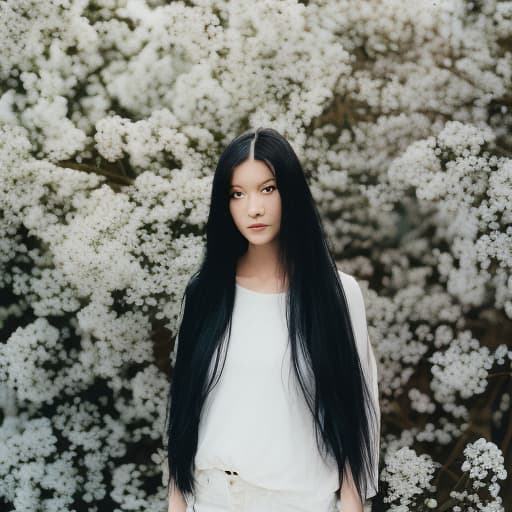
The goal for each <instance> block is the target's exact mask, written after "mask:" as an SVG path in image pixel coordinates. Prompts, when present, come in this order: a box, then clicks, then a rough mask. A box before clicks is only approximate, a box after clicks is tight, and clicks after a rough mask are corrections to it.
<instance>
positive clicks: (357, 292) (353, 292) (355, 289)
mask: <svg viewBox="0 0 512 512" xmlns="http://www.w3.org/2000/svg"><path fill="white" fill-rule="evenodd" d="M338 274H339V276H340V280H341V284H342V285H343V289H344V290H345V293H347V294H349V295H350V296H352V298H354V299H358V300H359V299H361V300H362V298H363V294H362V292H361V287H360V286H359V283H358V282H357V280H356V278H355V277H354V276H353V275H352V274H347V273H346V272H343V271H342V270H340V269H339V268H338Z"/></svg>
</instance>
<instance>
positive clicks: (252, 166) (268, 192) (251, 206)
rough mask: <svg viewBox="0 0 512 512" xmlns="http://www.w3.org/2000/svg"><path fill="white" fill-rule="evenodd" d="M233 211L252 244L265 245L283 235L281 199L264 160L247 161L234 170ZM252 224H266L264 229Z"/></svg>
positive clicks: (230, 196)
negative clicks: (281, 231) (281, 227)
mask: <svg viewBox="0 0 512 512" xmlns="http://www.w3.org/2000/svg"><path fill="white" fill-rule="evenodd" d="M229 211H230V213H231V216H232V217H233V221H234V223H235V225H236V227H237V228H238V230H239V231H240V233H241V234H242V235H243V236H244V237H245V238H246V239H247V240H248V242H249V243H250V244H254V245H264V244H267V243H269V242H271V241H272V240H274V239H275V238H277V237H278V235H279V229H280V226H281V195H280V194H279V190H277V182H276V179H275V177H274V175H273V173H272V171H271V170H270V169H269V168H268V167H267V165H266V164H265V163H264V162H262V161H261V160H246V161H245V162H242V163H241V164H239V165H237V166H236V167H235V168H234V169H233V173H232V175H231V187H230V189H229ZM252 224H265V225H266V227H264V228H262V229H254V228H250V227H249V226H251V225H252Z"/></svg>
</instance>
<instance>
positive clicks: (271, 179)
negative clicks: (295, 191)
mask: <svg viewBox="0 0 512 512" xmlns="http://www.w3.org/2000/svg"><path fill="white" fill-rule="evenodd" d="M268 181H276V179H275V178H269V179H268V180H265V181H262V182H261V183H260V184H259V185H258V187H261V185H264V184H265V183H267V182H268ZM233 187H240V188H244V187H242V186H241V185H235V184H233V185H231V187H230V188H233Z"/></svg>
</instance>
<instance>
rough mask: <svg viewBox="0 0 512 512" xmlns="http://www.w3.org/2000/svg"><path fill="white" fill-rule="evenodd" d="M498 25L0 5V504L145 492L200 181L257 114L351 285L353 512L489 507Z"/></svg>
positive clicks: (111, 2)
mask: <svg viewBox="0 0 512 512" xmlns="http://www.w3.org/2000/svg"><path fill="white" fill-rule="evenodd" d="M511 35H512V10H511V9H510V2H504V1H497V0H488V1H486V2H465V1H463V0H451V1H448V0H445V1H444V0H439V1H437V2H426V1H421V2H403V1H398V0H384V1H379V2H378V1H376V0H362V1H357V2H355V1H354V0H315V1H312V2H298V1H296V0H285V1H281V2H274V1H271V0H258V1H256V2H248V1H247V0H237V1H225V0H222V1H220V0H191V1H188V2H171V3H168V2H165V1H163V0H37V1H36V0H6V1H4V2H1V3H0V42H1V45H2V53H1V56H0V180H1V181H0V182H1V184H2V185H1V187H0V212H1V214H0V232H1V236H0V288H1V291H2V294H1V296H2V301H1V302H0V329H1V333H2V337H1V343H0V508H2V510H3V509H5V510H16V511H18V510H33V511H38V510H42V511H59V512H65V511H68V510H69V511H75V510H77V511H81V510H91V511H94V510H114V511H121V510H130V511H141V512H142V511H147V510H157V509H163V508H164V507H165V504H166V488H165V483H166V481H167V473H166V471H167V468H166V460H165V453H166V452H165V449H164V448H165V447H164V442H165V439H164V438H163V434H164V432H163V428H164V425H163V423H164V417H165V406H166V403H165V402H166V399H167V387H168V377H167V374H168V370H169V365H171V366H172V364H173V362H174V356H175V353H174V351H173V348H174V347H173V344H172V343H169V341H170V340H172V338H173V333H175V331H176V326H177V322H178V318H179V310H180V304H179V299H180V298H181V295H182V293H183V290H184V286H185V284H186V282H187V279H188V277H189V275H190V274H191V273H192V272H193V271H194V270H195V269H196V267H197V265H198V263H199V261H200V258H201V255H202V247H203V242H204V238H203V233H204V225H205V221H206V218H207V213H208V207H209V204H208V201H209V193H210V187H211V179H212V174H213V172H212V171H213V168H214V165H215V162H216V159H217V157H218V155H219V153H220V151H221V149H222V148H223V146H224V145H225V143H226V142H228V141H229V140H231V138H232V137H234V136H235V135H237V134H238V133H240V132H241V131H242V130H245V129H246V128H248V127H254V126H258V125H270V126H272V127H275V128H276V129H278V130H279V131H281V132H282V133H283V134H284V135H285V136H287V138H288V139H289V140H290V142H291V143H292V145H293V146H294V148H295V149H296V150H297V153H298V154H299V157H300V158H301V160H302V162H303V163H304V166H305V169H306V171H307V173H308V179H309V182H310V186H311V189H312V192H313V194H314V197H315V199H316V201H317V204H318V205H319V208H320V211H321V214H322V217H323V219H324V224H325V229H326V232H327V234H328V235H329V237H330V239H331V241H332V244H333V249H334V252H335V253H336V255H337V257H338V258H339V262H340V265H341V267H342V268H343V269H344V270H345V271H347V272H349V273H353V274H354V275H356V276H357V277H358V279H359V282H360V283H361V286H362V288H363V292H364V295H365V300H366V308H367V317H368V321H369V335H370V339H371V341H372V344H373V346H374V351H375V354H376V356H377V360H378V370H379V378H380V382H379V388H380V392H381V409H382V413H383V429H382V432H383V436H382V443H381V448H382V454H381V461H382V464H381V466H382V471H381V487H380V489H379V491H380V492H379V494H378V496H377V497H376V498H375V499H374V500H373V508H374V509H377V510H393V511H395V512H402V511H403V512H405V511H408V510H411V511H413V510H414V511H417V510H430V509H439V510H443V511H448V510H449V511H451V512H462V511H463V510H464V511H466V510H467V511H472V510H475V511H476V510H485V511H489V512H490V511H493V512H494V511H496V512H503V511H504V510H505V504H506V503H507V499H508V500H509V502H511V500H512V495H511V494H510V493H511V491H510V486H503V489H502V488H501V485H500V484H501V481H502V480H504V479H505V478H506V477H507V474H506V471H505V469H504V467H505V464H506V463H507V462H508V463H509V464H510V457H511V454H510V450H511V448H510V446H511V445H510V440H511V438H512V434H511V425H512V421H511V418H510V391H509V389H510V377H511V361H512V351H511V350H510V347H509V346H507V345H506V342H505V340H506V339H507V337H506V336H507V333H510V332H511V326H512V278H511V277H510V276H511V267H512V259H511V254H512V231H511V227H510V226H511V225H512V222H511V218H512V206H511V204H512V203H511V200H510V198H511V197H512V160H511V159H510V158H508V155H510V147H511V146H512V138H511V133H512V130H511V125H512V117H511V113H510V94H509V92H508V91H510V88H511V82H512V54H511V52H510V46H509V41H510V38H511ZM507 45H508V46H507ZM507 384H508V387H507ZM462 460H464V461H463V462H462V464H460V461H462ZM501 495H503V497H502V496H501Z"/></svg>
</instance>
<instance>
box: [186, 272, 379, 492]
mask: <svg viewBox="0 0 512 512" xmlns="http://www.w3.org/2000/svg"><path fill="white" fill-rule="evenodd" d="M339 273H340V277H341V281H342V285H343V288H344V290H345V294H346V296H347V301H348V304H349V310H350V315H351V320H352V325H353V329H354V335H355V339H356V343H357V349H358V353H359V357H360V359H361V365H362V367H363V370H364V372H365V376H366V378H367V379H369V384H370V385H369V389H370V390H371V392H372V394H373V400H374V403H375V405H376V407H377V412H378V418H379V422H378V435H377V436H376V437H375V438H374V439H372V442H373V446H374V449H375V450H376V453H377V454H378V451H379V446H380V445H379V435H380V408H379V402H378V388H377V365H376V361H375V356H374V354H373V350H372V347H371V345H370V343H369V340H368V335H367V324H366V314H365V307H364V302H363V296H362V293H361V290H360V288H359V285H358V284H357V281H356V280H355V279H354V278H353V277H352V276H351V275H348V274H345V273H343V272H341V271H339ZM285 299H286V293H284V292H283V293H261V292H256V291H253V290H249V289H248V288H244V287H242V286H240V285H239V284H238V283H236V293H235V304H234V309H233V317H232V327H231V338H230V340H229V345H228V348H227V357H226V363H225V366H224V369H223V371H222V375H221V377H220V380H219V382H218V383H217V384H216V385H215V386H214V388H213V390H212V391H211V392H210V393H209V394H208V396H207V398H206V401H205V404H204V406H203V410H202V413H201V420H200V423H199V434H198V436H199V437H198V447H197V452H196V456H195V466H196V469H207V468H212V467H216V468H220V469H228V470H232V471H237V472H238V474H239V475H240V477H241V478H243V479H244V480H246V481H248V482H250V483H252V484H254V485H257V486H261V487H264V488H267V489H275V490H283V491H294V492H305V493H306V495H308V494H309V495H311V496H313V495H315V496H319V497H322V496H329V495H331V494H332V493H334V492H336V490H337V489H338V488H339V487H340V479H339V472H338V468H337V465H336V461H335V459H334V457H332V456H329V458H328V459H327V460H326V459H325V458H324V457H322V456H321V454H320V452H319V451H318V448H317V445H316V441H315V433H314V423H313V416H312V414H311V412H310V411H309V409H308V407H307V404H306V401H305V399H304V397H303V395H302V392H301V390H300V387H299V386H298V381H297V380H296V376H295V375H294V372H293V364H292V360H291V352H290V348H289V346H288V343H287V339H288V328H287V325H286V316H285ZM214 360H215V354H214V357H213V358H212V362H211V366H210V375H211V372H212V367H213V365H214ZM220 362H222V358H221V360H220ZM219 370H220V364H219V369H218V370H217V371H219ZM376 459H378V456H377V457H376ZM368 486H369V487H368V491H367V493H366V498H370V497H372V496H374V495H375V494H376V493H377V490H378V465H377V464H376V465H375V467H374V468H373V475H371V477H370V478H369V479H368Z"/></svg>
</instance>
